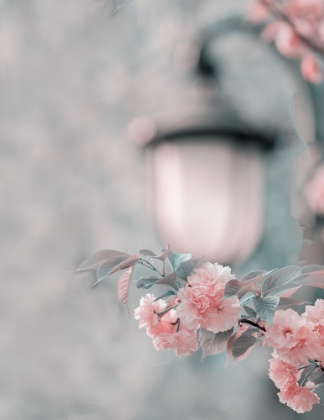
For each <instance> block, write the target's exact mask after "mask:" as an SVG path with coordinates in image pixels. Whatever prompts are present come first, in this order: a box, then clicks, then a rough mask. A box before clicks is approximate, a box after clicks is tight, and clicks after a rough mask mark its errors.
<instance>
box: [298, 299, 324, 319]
mask: <svg viewBox="0 0 324 420" xmlns="http://www.w3.org/2000/svg"><path fill="white" fill-rule="evenodd" d="M302 316H304V317H305V318H306V319H307V321H310V322H314V324H316V323H317V322H322V323H323V324H324V300H323V299H317V300H316V302H315V304H314V305H306V306H305V312H304V313H303V314H302Z"/></svg>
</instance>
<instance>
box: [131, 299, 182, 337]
mask: <svg viewBox="0 0 324 420" xmlns="http://www.w3.org/2000/svg"><path fill="white" fill-rule="evenodd" d="M154 299H155V296H154V295H152V294H150V293H147V294H146V295H145V296H143V297H141V299H140V306H139V307H138V308H136V309H135V311H134V317H135V319H138V320H139V328H146V331H147V335H148V336H149V337H152V336H154V335H156V334H158V333H162V332H171V331H172V329H173V325H172V323H175V322H176V321H177V316H176V313H175V311H173V312H172V311H169V312H167V313H166V314H165V315H163V316H159V315H158V314H159V313H161V312H163V311H164V310H165V309H166V308H167V306H168V304H167V302H166V301H165V300H163V299H159V300H157V301H156V302H153V301H154Z"/></svg>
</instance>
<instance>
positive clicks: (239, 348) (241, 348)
mask: <svg viewBox="0 0 324 420" xmlns="http://www.w3.org/2000/svg"><path fill="white" fill-rule="evenodd" d="M257 341H258V339H257V338H256V337H254V336H253V335H251V332H249V331H246V332H245V333H243V334H242V335H241V336H240V337H239V338H238V339H236V340H235V341H234V343H233V346H232V353H233V357H234V359H236V358H238V357H241V356H243V354H245V353H246V351H247V350H248V349H249V348H250V347H252V346H254V344H255V343H256V342H257Z"/></svg>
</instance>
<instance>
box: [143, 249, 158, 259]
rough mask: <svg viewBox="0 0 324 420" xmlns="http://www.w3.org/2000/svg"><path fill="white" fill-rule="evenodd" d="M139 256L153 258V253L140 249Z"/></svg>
mask: <svg viewBox="0 0 324 420" xmlns="http://www.w3.org/2000/svg"><path fill="white" fill-rule="evenodd" d="M139 253H140V254H142V255H145V256H146V257H155V256H156V255H155V253H154V252H153V251H150V250H149V249H140V251H139Z"/></svg>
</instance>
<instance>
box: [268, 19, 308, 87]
mask: <svg viewBox="0 0 324 420" xmlns="http://www.w3.org/2000/svg"><path fill="white" fill-rule="evenodd" d="M275 44H276V47H277V49H278V51H279V52H280V53H281V54H282V55H284V56H285V57H289V58H297V57H300V56H301V55H302V54H304V53H305V51H306V48H305V45H304V43H303V42H302V41H301V39H300V38H299V37H298V36H297V34H296V32H295V31H294V30H293V29H292V27H291V26H289V25H285V24H284V25H281V27H280V30H279V31H278V33H277V36H276V38H275ZM307 80H308V79H307Z"/></svg>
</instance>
